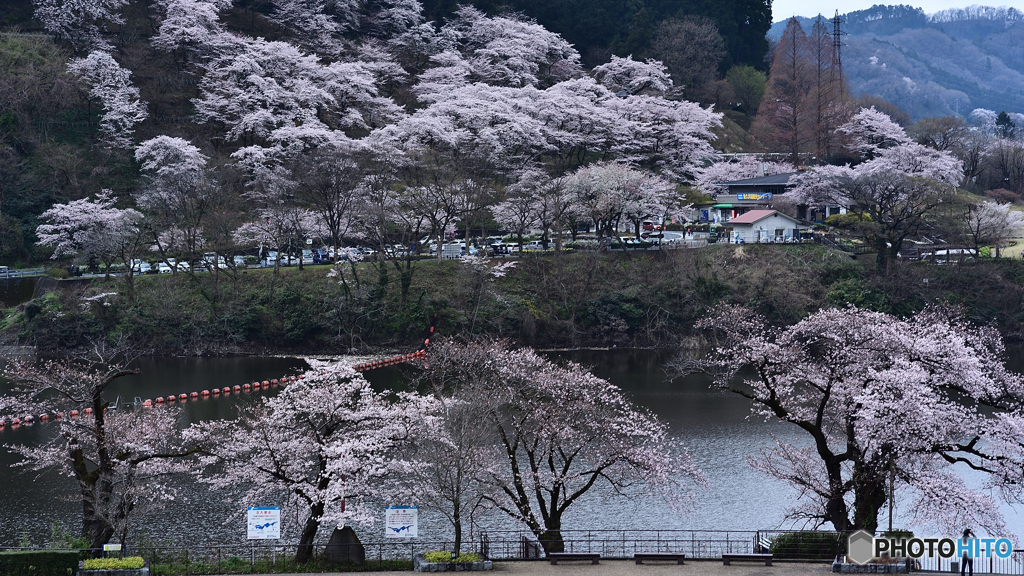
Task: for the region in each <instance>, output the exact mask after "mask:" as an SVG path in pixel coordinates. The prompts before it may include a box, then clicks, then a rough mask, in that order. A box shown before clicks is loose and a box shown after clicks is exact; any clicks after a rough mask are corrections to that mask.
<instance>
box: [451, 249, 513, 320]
mask: <svg viewBox="0 0 1024 576" xmlns="http://www.w3.org/2000/svg"><path fill="white" fill-rule="evenodd" d="M459 263H460V264H461V267H462V272H463V274H464V275H465V278H466V281H467V284H468V285H469V291H470V293H471V294H472V295H473V320H472V321H471V322H470V324H469V334H470V336H472V335H473V331H474V330H475V329H476V319H477V317H478V315H479V312H480V303H481V302H482V301H483V299H484V295H485V294H486V293H487V285H488V283H489V282H490V281H493V280H496V279H498V278H502V277H504V276H505V275H506V274H508V273H509V271H510V270H512V269H513V268H515V267H516V264H517V263H516V262H500V263H492V262H491V260H490V259H489V258H486V257H484V256H473V255H471V254H467V255H465V256H463V257H462V258H460V259H459Z"/></svg>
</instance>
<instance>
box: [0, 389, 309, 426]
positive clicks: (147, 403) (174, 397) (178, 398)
mask: <svg viewBox="0 0 1024 576" xmlns="http://www.w3.org/2000/svg"><path fill="white" fill-rule="evenodd" d="M301 379H302V375H298V376H282V377H280V378H275V379H273V380H263V381H258V382H246V383H245V384H242V385H235V386H234V387H227V386H225V387H224V388H213V389H212V390H203V391H202V392H188V393H182V394H170V395H168V396H166V397H164V396H157V397H156V398H153V399H149V398H147V399H146V400H143V401H142V404H140V406H142V407H143V408H152V407H153V406H162V405H166V404H176V403H178V402H188V401H189V400H198V399H199V398H203V399H208V398H210V397H211V396H213V397H217V396H220V395H221V394H224V395H229V394H231V393H232V392H233V393H235V394H240V393H242V392H249V391H253V392H255V391H257V390H266V389H269V388H277V387H278V386H287V385H288V384H291V383H292V382H295V381H297V380H301ZM93 412H94V411H93V409H92V408H83V409H82V410H80V411H79V410H68V412H67V414H65V413H63V412H55V413H47V414H40V415H39V416H38V417H36V416H33V415H31V414H27V415H25V416H18V417H13V418H9V419H8V418H3V417H0V430H4V429H6V428H7V427H8V426H10V427H11V428H12V429H15V428H19V427H21V426H24V425H31V424H33V423H34V422H36V421H38V422H49V421H51V420H53V421H58V420H63V419H64V418H65V417H67V418H78V417H79V416H91V415H92V414H93ZM104 412H106V410H104ZM37 418H38V420H37Z"/></svg>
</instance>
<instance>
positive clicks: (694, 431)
mask: <svg viewBox="0 0 1024 576" xmlns="http://www.w3.org/2000/svg"><path fill="white" fill-rule="evenodd" d="M1019 352H1020V351H1019V350H1018V351H1015V353H1014V354H1013V355H1012V357H1013V358H1014V362H1013V363H1012V364H1011V367H1013V368H1014V369H1017V370H1020V369H1021V368H1024V362H1022V358H1024V354H1020V353H1019ZM556 356H561V357H566V358H569V359H572V360H575V361H577V362H580V363H582V364H584V365H587V366H591V367H592V368H593V370H594V372H595V373H596V374H597V375H599V376H601V377H604V378H608V379H609V380H610V381H611V382H613V383H614V384H616V385H618V386H620V387H622V388H623V389H624V390H625V392H626V393H627V394H628V395H629V396H630V397H631V398H632V399H633V400H634V401H635V402H636V403H638V404H639V405H641V406H644V407H646V408H648V409H650V410H651V411H653V412H654V413H655V414H657V415H658V416H659V417H660V418H662V419H663V420H664V421H665V422H666V423H668V425H669V427H670V433H671V435H672V436H673V437H675V438H677V439H678V440H680V441H681V443H682V444H683V445H684V446H685V447H686V449H687V451H688V453H689V456H690V457H691V458H693V459H694V461H695V462H696V464H697V465H698V466H699V467H700V468H701V469H702V470H703V471H704V474H705V476H706V478H707V485H706V486H705V487H700V486H692V494H693V497H694V500H693V506H692V509H690V510H688V511H686V512H682V513H681V512H679V511H677V510H674V509H672V508H671V507H669V506H667V505H666V504H665V502H663V501H662V500H660V499H657V498H652V497H641V498H638V499H637V500H636V501H623V500H621V499H613V498H608V497H603V496H602V495H601V494H595V495H594V496H593V497H591V498H589V499H587V500H585V501H581V502H579V503H578V505H574V506H575V508H576V509H575V511H574V512H572V513H571V514H570V516H569V517H568V518H567V519H566V520H567V526H566V528H591V529H600V528H608V529H623V528H661V529H673V528H678V529H717V530H723V529H724V530H756V529H770V528H779V527H788V526H790V524H787V523H785V513H786V510H787V509H788V508H789V507H790V506H791V505H792V504H793V500H794V498H795V493H794V492H793V491H792V490H791V489H790V488H789V487H788V486H786V485H784V484H782V483H780V482H778V481H775V480H772V479H769V478H766V477H765V476H763V475H762V474H760V473H758V472H756V471H755V470H753V469H752V468H751V467H750V466H749V465H748V464H747V460H748V459H749V458H757V457H758V455H759V454H760V453H761V452H762V451H764V450H766V449H769V448H771V447H772V446H773V445H774V440H773V439H772V436H773V435H774V436H776V437H779V438H781V439H783V440H786V441H793V442H797V443H802V444H803V443H806V440H805V438H804V437H803V436H802V435H801V434H799V433H798V431H796V430H795V428H794V427H792V426H786V425H784V424H781V423H778V422H765V421H764V420H763V419H760V418H752V417H750V405H749V403H748V402H747V401H746V400H744V399H743V398H740V397H738V396H735V395H729V394H726V393H723V392H721V391H718V390H715V389H713V388H712V387H711V386H710V383H709V382H708V381H707V380H706V379H704V378H701V377H691V378H686V379H680V380H677V381H675V382H668V381H667V378H666V376H665V373H664V371H663V369H662V365H663V363H664V362H665V361H666V360H667V359H668V355H667V354H665V353H659V352H650V351H612V352H574V353H563V354H557V355H556ZM302 366H304V364H303V362H302V361H300V360H296V359H283V358H235V359H224V358H216V359H191V358H151V359H144V360H142V361H141V362H140V363H139V367H140V368H142V370H143V373H142V374H141V375H139V376H133V377H129V378H125V379H123V381H119V382H118V383H117V385H116V387H113V386H112V388H111V394H112V395H113V396H117V395H120V396H121V398H122V400H131V399H133V398H134V397H135V396H139V397H141V398H151V397H154V396H158V395H162V396H166V395H168V394H173V393H181V392H191V391H193V390H202V389H204V388H213V387H224V386H233V385H235V384H241V383H244V382H251V381H254V380H265V379H270V378H275V377H279V376H282V375H285V374H294V373H296V372H298V371H299V370H301V368H302ZM367 377H368V378H369V379H370V380H371V382H373V383H374V384H375V386H378V387H390V386H393V385H396V384H397V383H398V381H399V378H398V373H397V372H396V371H394V370H389V371H385V370H378V371H373V372H370V373H368V374H367ZM275 393H276V390H270V391H266V392H259V393H258V394H275ZM252 396H253V394H248V395H243V396H242V397H241V398H238V397H228V398H219V399H210V400H205V401H202V400H201V401H198V402H188V403H186V404H184V410H185V417H186V419H187V420H188V421H189V422H197V421H201V420H205V419H211V418H232V417H234V415H235V413H236V408H237V406H238V403H239V402H248V401H252ZM51 430H53V428H52V427H47V426H46V425H41V424H36V425H34V426H31V427H22V428H21V429H19V430H16V431H15V430H11V429H10V428H8V429H6V430H4V431H2V432H0V443H4V444H10V443H34V442H40V441H42V440H44V439H45V438H47V434H49V433H50V431H51ZM17 460H18V457H16V456H14V455H11V454H8V453H6V452H0V511H2V512H3V518H4V522H2V523H0V545H12V544H16V543H17V542H18V540H19V538H21V536H22V534H24V535H26V536H27V537H28V538H29V539H30V540H32V541H34V542H36V543H43V542H45V540H46V537H47V536H48V535H49V526H50V525H51V524H52V523H53V521H54V520H60V521H61V522H63V523H64V524H65V525H66V526H69V527H71V528H72V529H73V530H75V531H77V530H78V527H79V525H80V521H81V512H80V508H79V506H80V504H78V503H77V502H76V501H74V500H73V499H71V500H68V499H64V498H63V497H62V495H65V494H72V495H73V494H74V493H75V486H74V484H73V483H72V482H71V481H70V480H69V479H67V478H60V477H57V476H55V475H54V474H45V475H39V476H37V475H35V474H33V473H26V472H22V471H18V470H17V469H15V468H11V467H10V466H11V464H14V463H15V462H17ZM971 480H972V481H980V480H979V479H971ZM897 507H899V503H898V504H897ZM1006 512H1007V514H1008V516H1009V517H1010V525H1011V529H1013V530H1014V531H1015V532H1016V533H1017V534H1022V535H1024V515H1022V514H1018V513H1017V512H1016V511H1014V510H1012V509H1009V508H1007V509H1006ZM236 513H237V510H235V507H234V506H233V505H232V504H231V503H229V502H227V501H225V498H224V495H223V494H210V493H209V492H208V491H207V490H206V489H205V487H203V486H197V485H194V484H191V483H186V484H183V485H182V499H181V501H180V502H179V503H176V504H175V505H174V506H173V507H171V508H169V509H167V510H165V511H164V512H162V513H160V514H159V515H158V516H157V517H154V518H151V519H149V521H148V522H146V525H147V535H148V538H150V539H151V541H154V542H160V543H170V542H177V543H184V542H191V543H197V544H214V543H218V542H223V541H236V542H237V541H239V540H244V527H242V526H241V525H240V524H239V522H238V521H237V520H234V519H232V517H233V515H234V514H236ZM899 520H900V518H899V516H898V515H897V524H900V525H904V526H905V525H906V522H905V521H904V522H902V523H901V522H899ZM484 524H486V525H488V526H489V527H490V528H501V527H510V526H509V525H508V523H507V522H506V521H504V520H503V519H501V518H493V519H491V520H489V521H485V522H484ZM368 530H369V529H368ZM446 532H447V529H446V528H445V527H444V525H443V523H441V522H439V521H438V519H437V518H436V517H434V516H433V515H431V514H430V513H429V512H427V511H422V512H421V529H420V535H421V537H426V538H443V537H444V536H445V534H446Z"/></svg>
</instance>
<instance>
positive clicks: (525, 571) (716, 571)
mask: <svg viewBox="0 0 1024 576" xmlns="http://www.w3.org/2000/svg"><path fill="white" fill-rule="evenodd" d="M831 571H832V566H831V565H830V564H804V563H800V564H789V563H779V562H776V563H775V564H774V565H772V566H771V567H767V566H764V565H762V564H752V563H741V564H733V565H731V566H723V565H722V562H721V560H718V561H700V562H694V561H690V562H687V563H686V564H685V565H683V566H679V565H677V564H675V563H674V562H657V563H654V564H643V565H641V566H637V565H636V563H634V562H633V561H632V560H602V561H601V563H600V564H598V565H597V566H594V565H593V564H591V563H589V562H568V563H561V564H559V565H558V566H552V565H551V564H550V563H548V562H546V561H537V562H495V563H494V573H497V574H502V575H512V574H522V575H524V576H527V575H528V576H677V575H678V576H781V575H787V576H788V575H797V576H802V575H807V576H810V575H811V574H828V573H831ZM351 574H352V573H351V572H345V573H333V574H332V573H328V574H319V575H313V574H296V575H294V576H350V575H351ZM360 574H377V575H379V576H384V575H389V576H394V575H395V574H397V572H360ZM483 574H487V573H486V572H484V573H483Z"/></svg>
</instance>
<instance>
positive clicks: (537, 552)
mask: <svg viewBox="0 0 1024 576" xmlns="http://www.w3.org/2000/svg"><path fill="white" fill-rule="evenodd" d="M559 536H560V537H561V540H562V542H563V545H564V550H565V551H566V552H577V553H595V552H596V553H598V554H600V555H601V557H602V558H608V559H629V558H632V557H633V556H634V555H635V554H637V553H651V552H672V553H683V554H686V556H687V558H692V559H707V560H712V559H717V558H721V556H722V555H723V554H750V553H765V552H770V553H772V554H773V555H774V558H775V559H776V560H780V561H787V560H789V561H815V562H821V563H828V562H831V561H832V560H834V559H836V557H837V556H840V555H842V554H845V547H846V540H847V534H846V533H841V532H827V531H794V530H788V531H782V530H758V531H747V530H563V531H561V532H560V534H559ZM370 540H373V541H367V539H364V541H363V542H362V547H363V550H364V552H365V554H364V557H365V561H366V563H368V564H369V565H370V566H369V567H371V568H373V567H374V564H375V563H376V565H377V566H379V567H380V568H383V569H396V568H403V567H405V566H411V564H412V562H413V558H414V557H415V556H416V555H418V554H422V553H424V552H431V551H452V549H453V548H454V542H452V541H450V540H420V539H402V540H391V539H383V538H381V539H376V540H374V539H373V538H372V537H371V538H370ZM327 548H328V547H327V546H326V543H323V542H320V543H317V544H315V545H314V546H313V550H312V555H311V556H312V557H311V562H312V563H313V564H302V565H299V564H297V563H296V562H295V557H296V554H297V552H298V546H297V545H296V544H294V543H292V544H277V543H272V542H269V541H251V542H248V543H238V544H233V545H216V546H145V547H141V546H127V547H126V548H125V551H124V554H125V555H126V556H142V557H143V558H144V559H145V560H146V561H147V564H148V565H149V566H150V573H151V574H153V576H161V575H170V574H174V575H185V576H191V575H198V574H239V573H256V572H262V573H267V572H279V571H282V570H287V569H290V568H292V567H293V566H294V568H295V569H296V570H298V571H303V570H305V571H309V570H310V568H317V569H320V568H330V566H331V561H330V560H329V558H328V557H327V556H328V554H327V552H328V551H327ZM2 550H26V548H9V549H3V548H0V551H2ZM461 551H462V552H476V553H479V554H480V555H481V556H482V557H483V558H485V559H489V560H506V561H510V560H534V559H539V558H543V557H544V556H545V552H544V548H543V546H542V545H541V542H539V541H538V540H537V538H536V536H535V535H534V534H533V533H532V532H530V531H528V530H511V531H491V532H487V533H481V534H479V535H478V536H476V537H474V538H472V539H467V540H464V541H463V543H462V548H461ZM84 552H86V553H88V552H89V551H84ZM97 552H98V551H97ZM87 555H88V554H87ZM959 561H960V560H959V558H951V559H950V558H937V557H936V558H931V557H923V558H921V559H919V560H916V561H913V562H915V564H914V568H915V569H916V570H926V571H940V572H949V571H950V570H951V568H952V563H953V562H959ZM403 563H408V564H403ZM974 571H975V572H976V573H979V574H1012V575H1024V550H1014V551H1013V553H1012V555H1011V556H1010V557H1008V558H998V557H995V556H993V557H991V558H977V559H975V560H974Z"/></svg>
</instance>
